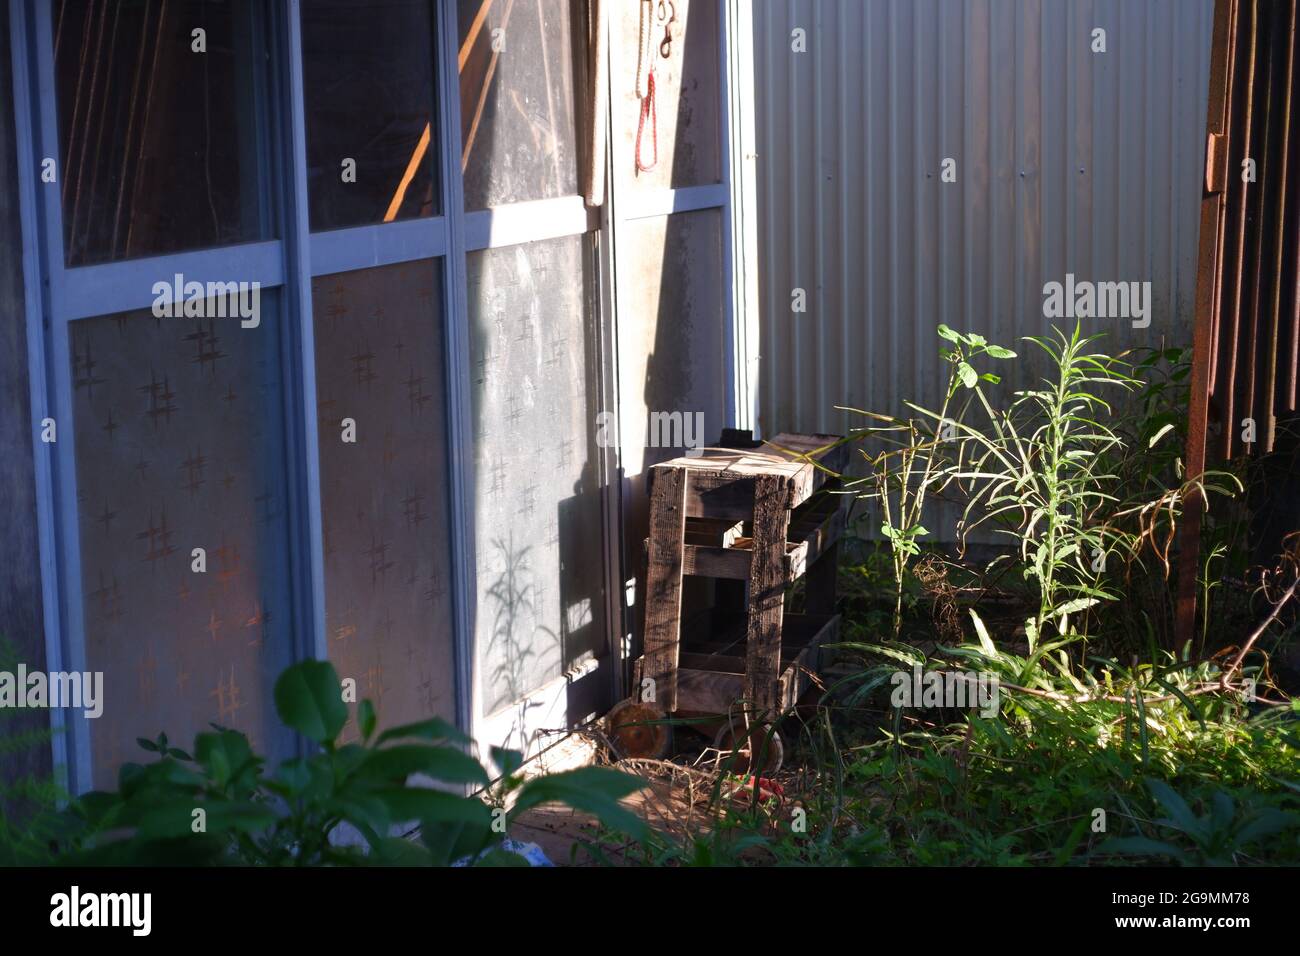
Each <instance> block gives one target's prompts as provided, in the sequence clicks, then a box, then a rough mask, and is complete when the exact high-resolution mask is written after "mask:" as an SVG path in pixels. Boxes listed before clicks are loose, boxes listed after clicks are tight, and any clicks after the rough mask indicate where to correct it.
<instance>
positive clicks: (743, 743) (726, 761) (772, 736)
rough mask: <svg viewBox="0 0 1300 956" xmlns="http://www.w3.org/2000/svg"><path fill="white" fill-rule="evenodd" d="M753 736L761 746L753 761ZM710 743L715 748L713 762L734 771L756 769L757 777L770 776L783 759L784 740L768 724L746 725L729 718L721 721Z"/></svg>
mask: <svg viewBox="0 0 1300 956" xmlns="http://www.w3.org/2000/svg"><path fill="white" fill-rule="evenodd" d="M755 739H757V741H758V745H759V747H760V749H761V750H762V753H761V759H760V760H757V761H755V760H754V755H753V748H754V741H755ZM713 746H714V748H715V749H716V750H717V751H718V756H717V758H716V759H717V763H716V766H717V767H719V768H728V767H729V768H730V769H731V770H733V771H735V772H737V773H755V772H757V773H758V775H759V776H760V777H770V776H772V775H773V774H774V773H776V772H777V771H778V770H780V769H781V764H782V763H783V762H784V760H785V744H783V743H782V742H781V735H780V734H779V733H777V732H776V728H775V727H773V726H772V725H771V724H758V725H751V726H750V727H746V726H745V724H744V722H743V721H741V720H740V719H738V718H733V719H732V720H730V721H728V722H727V723H725V724H723V725H722V729H721V730H719V731H718V735H717V736H716V737H714V738H713ZM756 764H757V766H758V768H759V769H758V770H757V771H755V765H756Z"/></svg>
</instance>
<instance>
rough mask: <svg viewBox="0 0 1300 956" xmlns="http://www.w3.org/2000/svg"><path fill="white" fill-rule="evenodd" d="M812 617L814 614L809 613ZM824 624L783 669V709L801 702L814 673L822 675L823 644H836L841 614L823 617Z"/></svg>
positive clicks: (810, 684)
mask: <svg viewBox="0 0 1300 956" xmlns="http://www.w3.org/2000/svg"><path fill="white" fill-rule="evenodd" d="M807 617H808V618H811V617H812V615H808V616H807ZM820 620H822V621H823V623H822V626H821V627H820V628H818V630H817V632H816V633H815V634H814V635H813V637H812V639H811V640H810V641H809V642H808V643H807V644H805V645H804V647H803V649H802V650H801V651H800V652H799V654H798V655H797V656H796V657H795V659H794V660H793V661H791V662H790V663H789V664H787V665H786V666H785V667H784V668H783V669H782V671H781V709H782V710H789V709H790V708H792V707H794V705H795V704H797V703H798V702H799V698H801V697H802V696H803V695H804V691H806V690H807V689H808V688H809V687H810V686H812V683H813V675H814V674H818V675H820V673H821V671H822V670H823V668H824V663H823V661H822V650H821V646H822V645H823V644H834V643H835V642H836V640H837V639H838V637H839V633H840V618H839V615H838V614H837V615H834V616H832V617H821V618H820Z"/></svg>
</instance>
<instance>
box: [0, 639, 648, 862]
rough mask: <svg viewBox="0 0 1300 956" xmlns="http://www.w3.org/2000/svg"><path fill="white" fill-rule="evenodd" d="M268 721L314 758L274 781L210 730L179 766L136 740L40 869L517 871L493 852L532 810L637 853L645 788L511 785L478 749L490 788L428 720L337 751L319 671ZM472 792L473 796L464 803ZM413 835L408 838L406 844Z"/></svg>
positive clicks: (613, 777) (335, 700) (364, 721)
mask: <svg viewBox="0 0 1300 956" xmlns="http://www.w3.org/2000/svg"><path fill="white" fill-rule="evenodd" d="M275 706H276V710H277V712H278V714H279V716H280V719H281V720H282V721H283V722H284V723H285V724H286V725H287V726H289V727H290V728H292V729H293V730H296V731H298V733H300V734H301V735H302V736H303V737H305V738H306V739H307V740H308V741H310V742H311V743H312V744H314V745H315V746H314V747H313V748H311V749H312V750H314V752H313V753H312V754H311V755H310V756H307V757H302V758H296V759H292V760H286V761H284V762H283V763H281V764H279V766H278V767H275V768H274V769H271V768H268V767H267V761H266V760H265V759H264V758H262V757H260V756H258V755H257V754H255V753H254V752H253V750H252V748H251V747H250V746H249V742H248V739H247V738H246V737H245V736H244V735H243V734H242V733H239V732H237V731H234V730H229V729H224V728H219V727H217V728H214V729H213V730H212V731H211V732H208V733H201V734H199V735H198V736H197V737H196V738H195V740H194V746H193V749H192V751H190V752H186V751H183V750H181V749H179V748H176V747H173V746H172V745H171V744H170V742H169V741H168V740H167V738H166V736H165V735H160V736H159V737H158V739H157V740H153V741H149V740H141V741H140V745H141V746H142V747H143V748H144V749H145V750H146V751H150V752H152V753H154V754H155V755H156V757H157V759H156V760H154V761H152V762H150V763H147V764H127V765H125V766H124V767H122V770H121V773H120V778H119V785H118V789H117V790H116V791H113V792H92V793H88V794H85V795H84V796H82V797H80V798H78V799H76V800H75V801H73V802H72V804H71V805H70V806H69V807H68V809H67V810H66V811H63V812H61V813H58V814H55V815H54V818H55V819H57V821H58V826H57V827H53V828H52V827H50V826H49V819H50V816H51V815H50V814H46V815H45V825H44V826H43V830H44V832H47V833H48V832H50V831H51V830H54V831H55V833H56V837H55V839H54V841H53V845H52V846H51V845H49V844H47V845H46V846H44V847H31V846H28V847H26V850H27V851H28V857H27V858H26V859H24V860H18V861H14V862H29V863H34V862H40V860H39V859H36V858H32V856H33V855H39V854H40V853H43V852H46V851H51V850H52V852H53V855H54V859H53V862H57V863H66V864H81V865H223V864H234V865H251V866H321V865H357V864H396V865H441V866H445V865H449V864H452V863H455V862H458V861H466V862H471V863H474V864H476V865H526V864H525V863H524V861H523V859H522V858H521V857H520V856H518V855H517V854H514V853H510V852H507V851H506V850H504V849H502V848H501V844H502V842H503V841H504V839H505V838H506V835H507V833H508V832H509V826H510V824H511V822H513V821H514V820H515V819H517V818H518V817H519V815H520V814H522V813H525V812H527V811H528V810H530V809H532V808H534V807H537V806H539V805H541V804H546V803H561V804H566V805H568V806H571V807H574V808H576V809H579V810H584V811H587V812H590V813H592V814H594V815H595V816H596V817H597V818H598V819H599V820H600V821H601V823H602V824H603V825H604V826H606V827H609V828H612V829H614V830H618V831H621V832H625V833H627V834H629V835H631V836H632V837H634V838H637V839H641V838H644V836H645V833H646V826H645V824H644V822H643V821H642V820H641V819H640V818H639V817H637V816H636V815H635V814H633V813H631V812H630V811H629V810H627V809H625V808H624V807H622V806H620V805H619V800H620V799H621V798H623V797H625V796H627V795H628V794H630V793H632V792H634V791H636V790H638V789H640V788H642V787H643V786H645V781H643V780H641V779H639V778H637V777H633V776H629V775H627V774H624V773H621V772H619V771H616V770H611V769H609V768H603V767H585V768H582V769H578V770H572V771H568V772H565V773H559V774H553V775H550V776H542V777H534V778H531V779H527V780H525V779H523V778H522V777H521V776H520V775H519V773H518V771H519V769H520V766H521V763H522V758H521V755H520V754H518V753H517V752H514V751H510V750H504V749H500V748H493V750H492V760H493V762H494V763H495V765H496V767H497V769H498V771H499V774H500V776H499V779H498V780H496V781H495V782H493V781H492V779H491V778H490V777H489V774H488V772H487V771H486V770H485V769H484V768H483V766H482V765H481V764H480V763H479V762H478V761H477V760H475V759H474V758H473V757H472V756H470V754H469V753H467V749H468V748H469V745H470V741H469V740H468V738H466V737H465V736H464V735H463V734H462V733H461V732H460V731H458V730H457V729H456V728H455V727H452V726H451V725H449V724H447V723H446V722H444V721H442V720H440V719H438V718H432V719H430V720H426V721H422V722H420V723H415V724H407V725H405V726H401V727H393V728H391V729H389V730H385V731H382V732H377V727H376V716H375V711H374V708H373V706H372V705H371V704H370V702H369V701H362V702H361V704H360V707H359V709H358V714H357V722H358V725H359V727H360V729H361V742H360V743H348V744H340V743H339V742H338V740H339V735H340V734H341V733H342V731H343V727H344V725H345V724H346V723H347V719H348V711H347V706H346V705H345V704H344V703H343V694H342V689H341V686H340V682H339V678H338V675H337V674H336V673H335V671H334V667H333V665H331V664H329V663H328V662H324V661H304V662H302V663H300V664H296V665H294V666H292V667H290V668H289V669H288V670H286V671H285V672H284V673H283V674H282V675H281V676H280V678H279V680H278V681H277V682H276V686H275ZM471 790H476V791H478V794H479V795H477V796H474V795H469V791H471ZM417 828H418V834H412V833H411V831H413V830H416V829H417Z"/></svg>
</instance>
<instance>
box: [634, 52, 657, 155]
mask: <svg viewBox="0 0 1300 956" xmlns="http://www.w3.org/2000/svg"><path fill="white" fill-rule="evenodd" d="M646 119H649V120H650V139H651V144H652V146H653V147H654V158H653V159H651V160H650V165H649V166H647V165H646V164H645V163H643V162H641V133H642V131H643V130H644V129H645V121H646ZM658 165H659V110H658V109H657V108H656V107H655V72H654V70H651V71H650V75H649V76H647V77H646V94H645V98H644V99H642V100H641V118H640V120H639V121H638V122H637V124H636V168H637V169H638V170H640V171H641V172H643V173H648V172H650V170H652V169H654V168H655V167H656V166H658Z"/></svg>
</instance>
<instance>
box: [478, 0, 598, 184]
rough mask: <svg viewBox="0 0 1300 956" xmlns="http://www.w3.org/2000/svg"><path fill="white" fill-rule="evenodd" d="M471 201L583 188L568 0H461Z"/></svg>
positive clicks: (576, 87)
mask: <svg viewBox="0 0 1300 956" xmlns="http://www.w3.org/2000/svg"><path fill="white" fill-rule="evenodd" d="M458 6H459V10H460V125H461V143H462V149H461V169H462V170H463V171H464V174H465V208H466V209H486V208H487V207H489V206H500V205H504V204H506V203H516V202H524V201H527V200H531V199H553V198H555V197H556V196H572V195H575V194H576V193H577V192H578V145H577V144H578V133H577V126H576V123H575V120H574V116H575V110H574V102H575V99H574V98H575V96H576V95H577V94H576V91H577V89H579V88H580V84H578V83H577V82H576V80H575V75H576V74H575V69H576V60H575V58H574V51H573V42H572V39H571V37H572V34H573V17H572V14H571V12H570V11H571V6H570V3H569V2H568V0H546V2H544V3H542V2H538V0H532V2H528V0H458Z"/></svg>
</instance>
